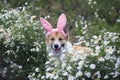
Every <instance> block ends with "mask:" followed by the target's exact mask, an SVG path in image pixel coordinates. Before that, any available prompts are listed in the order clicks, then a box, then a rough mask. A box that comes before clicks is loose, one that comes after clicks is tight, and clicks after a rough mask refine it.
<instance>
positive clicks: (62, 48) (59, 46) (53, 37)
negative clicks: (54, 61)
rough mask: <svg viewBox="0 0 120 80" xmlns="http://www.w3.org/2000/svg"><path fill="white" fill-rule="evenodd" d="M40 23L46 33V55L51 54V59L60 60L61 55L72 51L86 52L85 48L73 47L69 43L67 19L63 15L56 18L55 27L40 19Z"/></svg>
mask: <svg viewBox="0 0 120 80" xmlns="http://www.w3.org/2000/svg"><path fill="white" fill-rule="evenodd" d="M40 23H41V25H42V27H43V28H44V30H45V31H46V33H45V36H46V48H47V52H48V53H52V55H53V57H56V58H60V57H61V55H62V54H68V53H72V52H74V51H83V52H85V51H86V50H87V48H86V47H81V46H73V45H72V44H71V43H70V42H69V32H68V31H69V30H68V29H69V27H68V26H67V18H66V16H65V14H61V15H60V16H59V18H58V22H57V27H56V28H53V27H52V25H51V24H50V23H49V22H48V21H47V20H45V19H44V18H42V17H40Z"/></svg>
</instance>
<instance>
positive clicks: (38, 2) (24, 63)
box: [0, 0, 120, 80]
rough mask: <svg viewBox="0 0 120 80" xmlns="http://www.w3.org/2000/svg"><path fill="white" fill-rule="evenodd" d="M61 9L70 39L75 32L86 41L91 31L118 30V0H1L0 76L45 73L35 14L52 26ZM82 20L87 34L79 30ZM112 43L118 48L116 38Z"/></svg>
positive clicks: (8, 79) (13, 79) (12, 79)
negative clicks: (67, 23) (65, 19)
mask: <svg viewBox="0 0 120 80" xmlns="http://www.w3.org/2000/svg"><path fill="white" fill-rule="evenodd" d="M61 13H65V14H66V15H67V18H68V22H69V26H70V35H71V39H70V40H71V41H72V42H78V41H77V39H76V37H75V35H81V36H85V38H86V40H87V41H90V39H91V38H92V36H93V35H97V36H99V34H101V35H102V34H104V32H107V31H108V32H117V33H119V32H120V0H109V1H108V0H102V1H101V0H64V1H62V0H1V1H0V34H1V35H4V36H2V37H1V38H0V79H5V80H16V79H17V80H18V79H19V80H21V79H23V80H24V79H25V80H26V79H28V78H27V77H28V75H29V74H30V73H32V72H34V71H35V69H36V68H39V69H40V70H39V72H40V74H42V75H43V74H45V65H44V63H45V62H46V61H47V56H46V50H45V42H44V40H45V38H44V34H43V31H42V28H41V25H40V23H39V17H40V16H42V17H46V18H47V20H48V21H49V22H51V23H52V24H53V25H54V26H55V25H56V22H57V18H58V16H59V15H60V14H61ZM5 14H6V15H5ZM4 16H7V17H4ZM9 16H10V17H9ZM80 21H83V22H85V23H83V24H82V23H81V22H80ZM89 23H90V24H89ZM76 24H78V26H76ZM85 24H87V25H88V26H89V27H87V33H86V34H88V35H87V36H86V35H84V34H83V31H81V30H82V26H85ZM22 35H23V36H22ZM6 40H9V41H7V43H5V41H6ZM81 45H85V44H81ZM111 45H113V44H112V43H111ZM114 45H115V46H116V49H117V50H119V49H120V47H119V45H120V42H119V41H118V42H116V43H114ZM117 50H116V51H117ZM14 53H16V54H14ZM116 56H118V57H119V56H120V55H119V54H117V55H116ZM12 65H13V66H14V67H11V66H12ZM21 67H22V69H21ZM41 67H42V68H41ZM4 71H6V72H4ZM3 73H5V74H3ZM37 75H39V73H38V74H37ZM116 79H119V76H118V78H116Z"/></svg>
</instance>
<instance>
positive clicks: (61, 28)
mask: <svg viewBox="0 0 120 80" xmlns="http://www.w3.org/2000/svg"><path fill="white" fill-rule="evenodd" d="M40 22H41V24H42V26H43V28H44V29H45V30H46V31H47V33H46V37H47V36H49V35H50V34H51V33H52V32H61V33H62V34H63V35H64V36H65V37H66V36H67V35H66V34H65V32H64V28H65V26H66V23H67V19H66V16H65V14H61V15H60V17H59V18H58V22H57V28H53V27H52V25H51V24H50V23H49V22H48V21H47V20H45V19H44V18H42V17H40Z"/></svg>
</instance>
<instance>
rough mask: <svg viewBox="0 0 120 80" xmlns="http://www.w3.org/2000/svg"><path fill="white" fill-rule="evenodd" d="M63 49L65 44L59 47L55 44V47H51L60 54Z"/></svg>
mask: <svg viewBox="0 0 120 80" xmlns="http://www.w3.org/2000/svg"><path fill="white" fill-rule="evenodd" d="M62 47H64V44H61V45H57V44H54V45H51V48H52V49H53V52H54V53H56V54H58V53H59V52H60V51H61V49H62Z"/></svg>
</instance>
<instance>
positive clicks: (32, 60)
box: [0, 7, 46, 80]
mask: <svg viewBox="0 0 120 80" xmlns="http://www.w3.org/2000/svg"><path fill="white" fill-rule="evenodd" d="M0 56H1V59H0V60H1V64H2V66H1V68H0V69H1V70H0V74H1V75H2V77H3V78H5V79H7V80H13V79H15V80H16V79H19V78H20V79H21V78H23V79H24V78H26V79H27V76H28V74H29V73H30V72H34V70H36V71H37V70H38V69H36V68H37V67H42V68H41V69H40V70H39V73H42V74H44V70H45V68H44V63H45V62H46V50H45V42H44V36H43V31H42V28H41V27H40V24H39V20H36V16H31V15H30V13H28V12H27V11H26V10H25V7H23V9H22V10H21V9H20V8H18V9H12V10H2V11H1V13H0Z"/></svg>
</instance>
